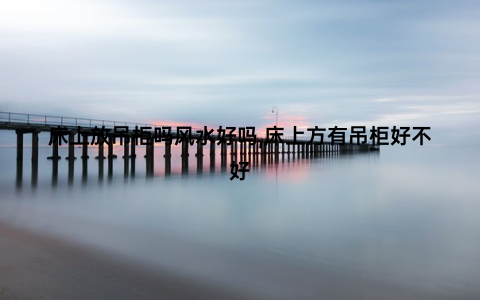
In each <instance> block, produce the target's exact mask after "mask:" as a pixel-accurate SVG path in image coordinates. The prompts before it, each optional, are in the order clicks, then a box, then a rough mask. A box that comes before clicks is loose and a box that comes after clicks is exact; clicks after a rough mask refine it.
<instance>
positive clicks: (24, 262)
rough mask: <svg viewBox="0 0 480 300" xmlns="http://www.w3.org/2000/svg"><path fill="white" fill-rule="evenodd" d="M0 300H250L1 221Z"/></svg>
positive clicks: (247, 296) (244, 296)
mask: <svg viewBox="0 0 480 300" xmlns="http://www.w3.org/2000/svg"><path fill="white" fill-rule="evenodd" d="M0 299H15V300H16V299H252V297H251V295H239V294H238V293H237V292H236V291H235V292H233V291H229V290H225V289H221V288H218V287H212V286H209V285H208V284H206V283H202V282H197V281H194V280H192V279H188V278H183V277H181V276H178V275H175V274H172V273H171V272H167V271H164V270H163V271H162V270H159V269H146V268H144V267H143V266H138V265H135V264H134V263H132V262H129V261H126V260H121V259H120V258H117V257H115V256H113V255H112V256H110V255H107V254H106V253H102V252H101V251H92V250H89V249H83V248H82V247H78V246H74V245H71V244H69V243H68V242H64V241H61V240H58V239H55V238H51V237H48V236H45V235H42V234H37V233H34V232H31V231H28V230H25V229H19V228H16V227H13V226H10V225H8V224H5V223H3V222H0Z"/></svg>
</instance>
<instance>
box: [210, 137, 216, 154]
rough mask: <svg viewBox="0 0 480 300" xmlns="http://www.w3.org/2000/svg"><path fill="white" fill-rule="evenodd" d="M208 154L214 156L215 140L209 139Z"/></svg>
mask: <svg viewBox="0 0 480 300" xmlns="http://www.w3.org/2000/svg"><path fill="white" fill-rule="evenodd" d="M210 156H215V140H213V141H210Z"/></svg>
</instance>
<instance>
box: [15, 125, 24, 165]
mask: <svg viewBox="0 0 480 300" xmlns="http://www.w3.org/2000/svg"><path fill="white" fill-rule="evenodd" d="M15 132H16V134H17V160H20V161H23V132H22V131H20V130H16V131H15Z"/></svg>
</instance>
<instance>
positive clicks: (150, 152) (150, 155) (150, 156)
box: [145, 139, 154, 177]
mask: <svg viewBox="0 0 480 300" xmlns="http://www.w3.org/2000/svg"><path fill="white" fill-rule="evenodd" d="M145 156H146V158H147V162H146V163H147V176H148V177H151V176H153V169H154V166H153V162H154V140H153V139H151V140H149V141H148V144H147V145H146V155H145Z"/></svg>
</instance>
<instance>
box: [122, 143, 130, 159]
mask: <svg viewBox="0 0 480 300" xmlns="http://www.w3.org/2000/svg"><path fill="white" fill-rule="evenodd" d="M129 146H130V142H129V140H128V138H125V140H124V141H123V158H124V159H129V158H130V147H129Z"/></svg>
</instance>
